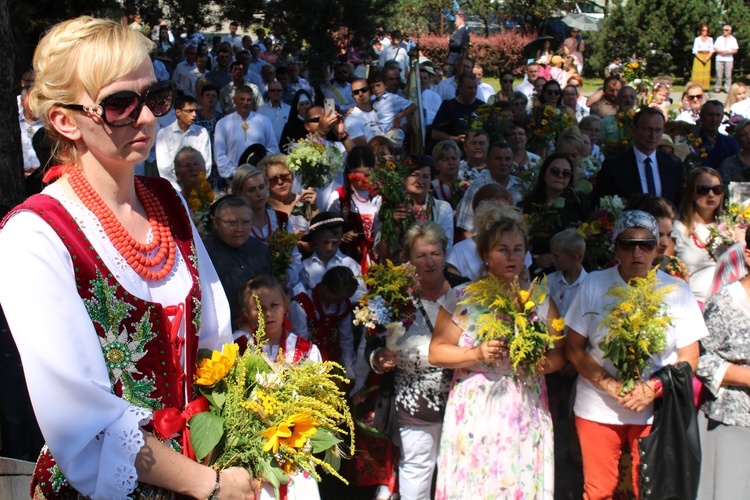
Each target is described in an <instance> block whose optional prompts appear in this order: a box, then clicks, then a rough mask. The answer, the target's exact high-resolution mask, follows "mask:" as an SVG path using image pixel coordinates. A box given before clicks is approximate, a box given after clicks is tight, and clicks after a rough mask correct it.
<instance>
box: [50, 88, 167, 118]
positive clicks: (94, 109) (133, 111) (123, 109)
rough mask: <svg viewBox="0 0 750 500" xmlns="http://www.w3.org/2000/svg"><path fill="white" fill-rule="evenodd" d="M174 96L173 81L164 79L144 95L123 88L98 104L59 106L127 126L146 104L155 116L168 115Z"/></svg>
mask: <svg viewBox="0 0 750 500" xmlns="http://www.w3.org/2000/svg"><path fill="white" fill-rule="evenodd" d="M174 96H175V91H174V86H173V85H172V82H168V81H162V82H156V83H154V84H153V85H151V86H150V87H149V88H148V90H147V91H146V93H145V94H144V95H143V96H141V94H139V93H138V92H134V91H132V90H122V91H120V92H115V93H114V94H110V95H108V96H107V97H105V98H104V99H102V102H100V103H99V104H98V105H96V106H86V105H83V104H58V106H60V107H61V108H65V109H73V110H76V111H85V112H86V113H93V114H95V115H98V116H100V117H101V119H102V120H104V123H106V124H107V125H109V126H110V127H126V126H128V125H130V124H131V123H134V122H135V121H136V120H138V117H139V116H140V115H141V110H142V109H143V105H144V104H145V105H146V106H147V107H148V109H150V110H151V113H153V115H154V116H155V117H157V118H158V117H160V116H164V115H166V114H167V113H168V112H169V110H170V109H172V105H173V104H174Z"/></svg>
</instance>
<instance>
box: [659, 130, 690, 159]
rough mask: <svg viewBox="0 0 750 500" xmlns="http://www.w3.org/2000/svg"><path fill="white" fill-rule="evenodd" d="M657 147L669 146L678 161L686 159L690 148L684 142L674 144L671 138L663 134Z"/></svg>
mask: <svg viewBox="0 0 750 500" xmlns="http://www.w3.org/2000/svg"><path fill="white" fill-rule="evenodd" d="M659 146H669V147H670V148H672V151H674V154H675V156H677V157H678V158H679V159H680V161H685V158H687V155H689V154H690V147H689V146H688V145H687V143H685V142H678V143H676V144H675V142H674V141H673V140H672V137H670V136H669V135H668V134H663V135H662V136H661V141H659Z"/></svg>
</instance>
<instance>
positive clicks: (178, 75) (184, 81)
mask: <svg viewBox="0 0 750 500" xmlns="http://www.w3.org/2000/svg"><path fill="white" fill-rule="evenodd" d="M197 57H198V47H187V48H186V49H185V60H184V61H182V62H180V63H179V64H178V65H177V67H176V68H175V70H174V73H172V82H173V83H174V84H175V86H177V88H178V89H179V90H182V91H183V92H184V93H186V94H188V95H193V94H191V93H190V83H191V82H192V76H191V74H192V73H194V72H195V69H196V65H195V59H196V58H197Z"/></svg>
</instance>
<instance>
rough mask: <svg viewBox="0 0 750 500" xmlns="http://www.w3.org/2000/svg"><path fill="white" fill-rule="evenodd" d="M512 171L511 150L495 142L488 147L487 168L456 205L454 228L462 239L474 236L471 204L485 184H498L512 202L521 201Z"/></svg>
mask: <svg viewBox="0 0 750 500" xmlns="http://www.w3.org/2000/svg"><path fill="white" fill-rule="evenodd" d="M512 169H513V150H511V149H510V146H509V145H508V144H506V143H504V142H496V143H494V144H492V145H491V146H490V150H489V152H488V153H487V168H485V169H484V171H483V172H482V173H481V174H479V176H478V177H477V178H476V179H475V180H474V182H472V183H471V186H469V189H468V190H467V191H466V194H464V197H463V198H462V199H461V203H459V204H458V210H457V212H458V213H457V219H456V226H457V227H458V230H459V231H461V230H463V235H464V238H463V239H466V238H471V237H472V236H473V235H474V208H473V207H472V202H473V201H474V195H475V194H476V192H477V191H479V188H481V187H482V186H486V185H487V184H492V183H495V184H499V185H500V186H502V187H504V188H505V189H507V190H508V192H509V193H510V194H511V196H513V201H514V202H516V203H518V202H519V201H521V196H522V193H521V191H520V189H521V184H520V182H519V181H518V179H517V178H516V177H514V176H512V175H510V172H511V170H512Z"/></svg>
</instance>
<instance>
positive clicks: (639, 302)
mask: <svg viewBox="0 0 750 500" xmlns="http://www.w3.org/2000/svg"><path fill="white" fill-rule="evenodd" d="M657 270H658V267H654V268H653V269H652V270H651V271H649V272H648V274H647V275H646V277H645V278H633V279H632V280H631V281H630V283H629V285H628V286H621V285H618V284H614V285H612V286H611V287H610V288H609V289H608V290H607V293H605V296H607V297H614V298H616V299H617V301H616V302H615V303H614V304H612V305H611V306H610V307H608V314H607V316H606V317H605V318H604V319H603V320H602V322H601V325H600V326H601V327H604V328H606V329H607V330H609V333H608V334H607V336H606V337H605V338H604V339H603V340H602V341H601V342H599V348H600V349H601V350H602V352H603V353H604V358H605V359H609V360H610V361H612V364H614V365H615V368H616V369H617V377H618V378H619V379H620V380H622V381H623V386H622V391H621V393H620V394H621V395H622V396H624V395H625V394H627V393H628V392H629V391H631V390H632V389H633V388H634V387H635V382H636V381H638V380H641V375H642V374H643V369H644V368H645V367H646V364H647V363H648V360H649V359H650V358H651V356H653V355H654V354H656V353H659V352H661V351H663V350H664V346H665V345H666V342H667V327H668V326H669V325H671V324H672V318H671V317H670V316H669V314H667V311H666V306H665V304H664V297H665V296H666V295H667V294H669V293H670V292H671V291H672V290H673V289H674V285H667V286H662V287H658V285H659V280H658V279H657V278H656V272H657Z"/></svg>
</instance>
